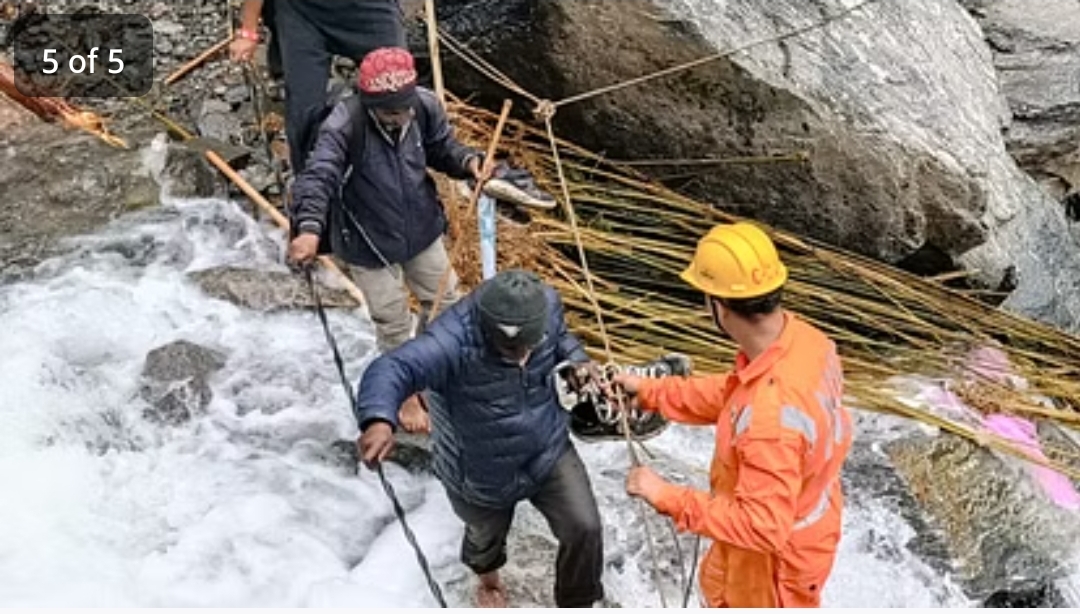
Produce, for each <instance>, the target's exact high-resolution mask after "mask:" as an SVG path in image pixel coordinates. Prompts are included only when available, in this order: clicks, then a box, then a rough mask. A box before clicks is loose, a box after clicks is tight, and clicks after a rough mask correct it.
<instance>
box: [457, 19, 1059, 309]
mask: <svg viewBox="0 0 1080 614" xmlns="http://www.w3.org/2000/svg"><path fill="white" fill-rule="evenodd" d="M854 4H855V3H854V2H840V1H838V0H776V1H772V2H760V1H757V0H728V1H725V2H719V1H716V0H669V1H665V2H648V1H646V0H627V1H625V2H617V3H616V2H594V1H589V0H540V1H525V0H501V1H500V2H497V3H496V2H484V1H480V0H472V1H469V0H457V1H455V0H447V1H445V2H443V3H440V10H441V13H442V14H441V15H440V17H441V21H442V23H443V25H444V27H445V28H447V29H448V30H449V31H450V32H451V33H452V34H454V35H456V36H457V38H459V39H461V40H467V41H468V42H469V46H470V48H471V49H472V50H473V51H475V52H477V53H479V54H480V55H481V56H482V57H484V58H485V59H486V60H488V61H489V62H491V63H493V64H494V65H495V66H497V67H498V68H499V69H501V70H502V71H503V72H505V73H506V74H507V75H508V76H509V77H510V78H512V79H513V80H515V81H516V82H517V83H519V84H522V85H524V86H525V87H526V88H527V89H529V90H530V91H532V92H533V93H535V94H537V95H539V96H541V97H545V98H550V99H552V100H558V99H560V98H564V97H566V96H569V95H574V94H578V93H581V92H587V91H590V90H593V89H595V88H597V87H600V86H604V85H608V84H614V83H620V82H623V81H626V80H627V79H630V78H633V77H637V76H640V75H644V74H648V73H651V72H654V71H656V70H658V69H662V68H667V67H670V66H673V65H676V64H679V63H682V62H686V61H689V60H693V59H698V58H701V57H705V56H708V55H711V54H715V53H716V52H717V51H718V50H727V49H732V48H736V47H740V46H743V45H746V44H747V43H750V42H754V41H761V40H766V39H769V38H770V37H776V36H778V35H781V34H783V33H786V32H790V31H792V30H795V29H798V28H803V27H807V26H810V25H812V24H815V23H818V22H821V21H822V20H823V19H824V18H826V17H827V16H828V15H832V14H836V13H839V12H841V11H843V10H844V9H845V7H850V6H853V5H854ZM445 65H446V71H447V81H448V83H452V84H453V88H454V89H455V90H458V91H459V93H470V94H471V93H472V92H474V91H478V92H480V93H481V94H482V95H481V96H480V100H485V101H487V102H489V103H497V102H498V101H499V100H500V99H501V98H502V97H504V96H507V95H508V93H507V92H506V91H505V90H503V89H501V88H499V87H498V86H494V85H492V84H491V83H490V82H489V81H488V80H487V79H486V78H484V77H481V76H478V74H477V73H476V72H475V71H474V70H473V69H472V68H470V67H468V66H467V65H465V64H464V63H463V62H461V61H460V60H458V59H455V58H452V57H451V58H448V59H447V60H446V64H445ZM519 100H520V99H519ZM520 106H525V107H527V106H528V105H527V103H526V104H521V105H519V107H520ZM1009 117H1010V112H1009V108H1008V106H1007V104H1006V103H1005V100H1004V98H1003V97H1002V96H1001V93H1000V91H999V87H998V79H997V73H996V71H995V67H994V62H993V57H992V54H991V51H990V49H989V47H988V45H987V44H986V42H985V41H984V40H983V34H982V31H981V30H980V28H979V26H978V24H977V22H976V21H975V19H974V18H972V17H971V15H969V14H968V12H967V11H966V10H965V9H964V8H963V7H962V6H961V5H960V4H958V3H956V2H955V1H954V0H911V1H908V2H902V3H899V2H877V3H871V4H869V5H866V6H864V7H862V8H860V9H858V10H856V11H854V12H852V13H850V14H849V15H847V16H846V17H844V18H842V19H839V20H837V21H835V22H832V23H830V24H829V25H828V26H826V27H823V28H819V29H815V30H811V31H809V32H806V33H805V34H802V35H801V36H798V37H795V38H790V39H787V40H784V41H774V42H766V43H764V44H761V45H759V46H756V47H754V48H752V49H749V50H746V51H742V52H740V53H737V54H734V55H732V56H730V57H729V58H726V59H723V60H719V61H716V62H713V63H710V64H706V65H704V66H702V67H699V68H696V69H694V70H691V71H686V72H682V73H679V74H677V75H674V76H671V77H668V78H665V79H663V80H658V81H653V82H650V83H647V84H642V85H638V86H634V87H631V88H629V89H625V90H620V91H617V92H613V93H610V94H606V95H603V96H599V97H595V98H590V99H588V100H585V101H582V102H580V103H575V104H571V105H567V106H564V107H560V108H559V110H558V113H557V115H556V116H555V119H554V121H555V124H556V129H557V130H558V131H559V132H560V133H561V134H562V135H564V136H572V138H573V139H574V140H575V141H576V142H578V143H580V144H582V145H585V146H587V147H589V148H591V149H594V150H597V151H599V152H602V153H605V154H607V155H608V156H609V157H612V158H633V159H641V158H652V159H674V158H691V159H695V158H738V159H740V160H741V161H739V162H728V163H724V164H714V165H711V166H682V167H679V166H674V167H670V168H666V169H664V170H663V171H662V172H661V171H658V172H654V173H653V175H654V176H660V175H668V176H671V175H676V176H683V177H684V178H683V179H681V180H679V181H678V182H675V183H674V185H675V187H678V188H680V189H682V190H684V191H687V192H689V193H691V194H693V195H695V196H698V197H702V198H706V199H708V200H711V201H713V202H716V203H717V204H718V205H721V206H723V207H724V208H725V209H728V210H731V211H734V212H737V213H740V214H744V215H750V216H752V217H755V218H758V219H761V220H764V221H766V222H768V223H771V224H774V225H776V226H779V227H781V228H785V229H788V230H791V231H795V232H799V233H804V234H808V235H810V236H813V237H815V238H818V239H821V240H824V241H826V242H828V243H830V244H833V245H837V246H840V247H842V248H847V249H851V250H854V251H858V252H861V253H863V254H866V255H869V256H871V257H875V258H879V259H882V260H885V261H888V262H893V263H900V264H903V265H905V266H907V267H909V268H912V269H913V270H917V271H920V272H927V273H930V272H938V271H940V270H946V269H949V268H950V267H952V266H955V265H957V264H960V265H963V266H964V267H965V268H968V269H969V270H971V271H972V272H973V274H974V280H975V281H976V282H978V283H979V284H980V285H984V286H987V287H992V288H998V287H1002V288H1003V289H1006V290H1009V289H1012V288H1013V286H1014V285H1015V291H1013V292H1012V294H1011V296H1010V297H1009V298H1008V299H1007V300H1006V302H1005V306H1006V307H1008V308H1012V309H1016V310H1019V311H1022V312H1025V313H1027V314H1030V315H1033V316H1036V317H1039V318H1042V319H1044V320H1047V321H1050V322H1053V323H1056V324H1059V325H1062V326H1066V327H1069V328H1075V327H1076V326H1077V324H1078V323H1080V306H1077V305H1071V304H1069V298H1068V297H1069V296H1070V295H1073V294H1075V293H1076V292H1077V291H1078V290H1080V249H1078V247H1077V245H1076V243H1075V241H1074V240H1073V239H1072V237H1071V235H1070V234H1069V230H1068V226H1067V223H1066V220H1065V218H1064V215H1063V214H1062V211H1061V207H1060V205H1059V204H1058V203H1057V202H1055V201H1054V199H1052V198H1050V197H1049V196H1048V195H1047V194H1046V193H1045V192H1044V191H1043V190H1041V189H1040V187H1039V186H1038V185H1037V184H1036V183H1035V182H1034V181H1033V180H1032V179H1031V178H1030V177H1029V176H1028V175H1026V174H1025V173H1024V172H1023V171H1022V170H1021V169H1020V168H1019V167H1018V166H1017V165H1016V163H1015V161H1014V160H1013V159H1012V157H1011V156H1010V155H1009V153H1008V152H1007V151H1006V148H1005V143H1004V140H1003V137H1002V129H1003V127H1005V126H1006V125H1007V123H1008V121H1009ZM802 153H805V158H804V159H802V160H800V156H799V155H796V154H802ZM776 154H785V156H781V157H777V156H776ZM748 159H752V161H748Z"/></svg>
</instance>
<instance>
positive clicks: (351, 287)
mask: <svg viewBox="0 0 1080 614" xmlns="http://www.w3.org/2000/svg"><path fill="white" fill-rule="evenodd" d="M206 159H207V160H209V161H210V163H211V164H213V165H214V166H215V167H217V169H218V170H219V171H221V172H222V174H224V175H225V176H226V177H228V178H229V180H230V181H232V182H233V183H235V184H236V186H237V187H239V188H240V190H241V191H243V192H244V194H246V195H247V196H248V198H250V199H251V200H253V201H254V202H255V204H256V205H258V206H259V208H260V209H262V210H263V211H265V212H266V213H267V214H268V215H269V216H270V219H272V220H274V223H275V224H277V225H278V226H280V227H281V228H282V229H283V230H285V231H286V232H288V231H289V219H288V218H286V217H285V216H284V215H282V214H281V212H280V211H278V210H277V208H275V207H274V206H273V205H271V204H270V202H269V201H267V200H266V199H265V198H263V195H262V194H260V193H259V191H258V190H256V189H255V188H253V187H252V186H251V184H249V183H248V182H247V181H245V180H244V178H243V177H241V176H240V174H239V173H237V172H236V171H235V170H233V168H232V167H231V166H229V163H228V162H226V161H225V160H223V159H222V158H221V156H219V155H218V154H217V153H215V152H213V151H207V152H206ZM318 260H319V264H321V265H323V266H324V267H326V269H327V270H329V271H331V272H332V273H336V274H338V275H340V276H341V279H342V281H343V282H344V283H345V290H346V291H348V293H349V294H350V295H351V296H352V297H353V298H354V299H356V302H357V303H359V304H361V305H363V304H364V293H363V292H361V291H360V288H357V287H356V284H354V283H352V280H350V279H349V277H348V276H346V275H345V273H343V272H342V271H341V269H340V268H338V266H337V265H336V264H334V261H333V260H331V259H330V258H328V257H326V256H319V258H318Z"/></svg>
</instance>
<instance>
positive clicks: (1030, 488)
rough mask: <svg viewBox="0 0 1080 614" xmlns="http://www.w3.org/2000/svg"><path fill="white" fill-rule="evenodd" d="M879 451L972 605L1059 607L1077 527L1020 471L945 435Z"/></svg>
mask: <svg viewBox="0 0 1080 614" xmlns="http://www.w3.org/2000/svg"><path fill="white" fill-rule="evenodd" d="M883 448H884V450H885V452H886V454H887V455H888V457H889V458H890V460H891V462H892V465H893V466H894V468H895V470H896V472H897V474H898V475H899V476H901V477H902V478H903V481H904V483H905V484H906V486H907V488H908V490H909V492H910V494H911V496H912V497H913V498H914V500H915V501H916V502H917V504H918V508H919V509H920V510H921V511H922V512H923V513H924V514H925V515H926V517H927V519H928V522H929V524H930V526H932V527H934V528H936V529H937V530H938V531H939V532H940V535H941V536H942V538H943V539H944V543H945V547H946V550H947V552H948V554H949V557H950V559H951V560H952V561H953V562H954V564H955V568H954V570H953V571H954V573H955V574H956V576H957V577H958V579H959V580H960V581H961V583H962V585H963V586H964V588H965V591H966V592H967V593H968V595H969V596H970V597H972V598H973V599H975V600H978V601H980V602H983V601H985V602H988V603H994V604H1005V603H1028V602H1031V601H1032V600H1033V599H1035V598H1036V597H1038V596H1040V595H1041V596H1042V597H1040V598H1039V599H1041V600H1042V601H1040V605H1046V604H1049V603H1052V602H1053V600H1055V599H1060V595H1058V594H1057V593H1056V591H1055V590H1054V589H1053V587H1054V583H1055V582H1056V581H1057V580H1058V579H1061V578H1063V577H1065V576H1067V575H1068V574H1069V573H1070V570H1069V568H1068V564H1069V561H1070V559H1071V556H1072V554H1073V553H1072V550H1073V548H1074V545H1075V543H1076V541H1075V538H1074V537H1073V535H1075V532H1076V529H1077V527H1076V525H1075V521H1074V520H1073V519H1072V518H1070V515H1071V514H1070V513H1069V512H1067V511H1065V510H1061V509H1058V508H1056V507H1054V506H1053V505H1052V504H1050V503H1049V502H1048V501H1047V500H1046V498H1045V497H1044V496H1042V494H1041V493H1040V492H1038V491H1037V489H1036V486H1035V485H1034V484H1033V483H1032V481H1031V480H1030V479H1029V478H1028V476H1027V475H1026V473H1025V471H1024V468H1023V467H1022V466H1019V464H1018V463H1016V462H1014V461H1013V459H1006V458H1002V457H999V456H997V455H995V454H994V453H992V452H990V451H988V450H987V449H985V448H982V447H981V446H978V445H975V444H973V443H971V442H969V441H967V440H965V439H961V438H958V437H954V436H952V435H947V434H941V435H926V434H917V435H911V436H909V437H903V438H899V439H896V440H893V441H891V442H888V443H887V444H885V445H884V446H883Z"/></svg>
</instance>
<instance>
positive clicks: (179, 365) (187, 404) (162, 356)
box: [139, 341, 225, 426]
mask: <svg viewBox="0 0 1080 614" xmlns="http://www.w3.org/2000/svg"><path fill="white" fill-rule="evenodd" d="M224 366H225V356H224V355H223V354H222V353H220V352H218V351H215V350H212V349H209V348H206V347H203V346H200V345H198V344H195V343H191V342H190V341H175V342H173V343H170V344H168V345H164V346H162V347H159V348H157V349H155V350H152V351H151V352H150V353H149V354H147V355H146V362H145V364H144V365H143V371H142V385H141V386H140V388H139V396H140V397H141V398H142V399H143V400H144V401H145V402H146V403H147V404H148V405H149V407H147V409H146V410H145V411H144V412H143V417H144V418H146V419H147V420H150V421H152V422H156V423H160V424H167V425H173V426H175V425H179V424H183V423H185V422H188V421H189V420H191V419H192V418H193V417H194V416H197V415H200V414H203V413H204V412H205V411H206V407H207V406H208V405H209V404H210V401H211V399H212V396H213V395H212V392H211V390H210V378H211V377H212V376H213V375H214V373H216V372H217V371H219V370H221V369H222V368H223V367H224Z"/></svg>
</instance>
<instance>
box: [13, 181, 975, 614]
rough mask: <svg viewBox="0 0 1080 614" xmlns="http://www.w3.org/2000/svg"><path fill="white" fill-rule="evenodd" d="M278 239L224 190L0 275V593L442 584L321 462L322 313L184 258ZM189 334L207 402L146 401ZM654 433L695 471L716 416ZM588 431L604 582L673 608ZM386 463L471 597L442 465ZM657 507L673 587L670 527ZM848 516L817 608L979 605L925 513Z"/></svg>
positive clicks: (76, 596)
mask: <svg viewBox="0 0 1080 614" xmlns="http://www.w3.org/2000/svg"><path fill="white" fill-rule="evenodd" d="M282 248H283V246H282V244H281V242H280V238H279V235H278V233H277V231H275V230H271V229H269V228H266V227H263V226H260V225H259V224H256V223H255V222H253V221H251V220H250V219H249V218H247V217H246V215H245V214H244V213H243V212H242V211H241V210H240V209H239V208H238V207H236V206H235V205H233V204H230V203H225V202H219V201H198V202H184V203H171V204H169V205H167V206H164V207H162V208H161V209H158V210H154V211H150V212H143V213H140V214H135V215H132V216H129V217H127V218H125V219H121V220H118V221H117V222H116V223H114V225H112V226H111V227H109V228H108V229H106V230H104V231H102V232H100V233H98V234H96V235H94V236H90V237H83V238H80V239H76V240H73V241H72V245H71V254H70V255H69V256H65V257H63V258H59V259H57V260H55V261H51V262H49V263H47V264H46V265H43V267H42V268H41V270H40V274H39V275H38V276H37V277H36V278H35V279H34V280H32V281H28V282H23V283H19V284H16V285H9V286H6V287H2V288H0V330H3V331H5V333H4V335H3V336H2V337H0V373H3V377H2V378H0V484H2V485H3V502H2V504H0V527H3V529H4V530H3V531H0V605H4V606H13V607H19V606H76V605H84V606H108V607H122V606H326V607H355V606H357V605H363V606H397V607H408V606H417V607H427V606H432V605H434V600H433V599H432V597H431V596H430V594H429V592H428V590H427V585H426V583H425V581H424V579H423V576H422V575H421V574H420V571H419V567H418V565H417V564H416V561H415V559H414V557H413V554H412V551H411V550H410V549H409V548H408V546H407V544H406V542H405V539H404V537H403V535H402V531H401V529H400V526H399V525H398V524H397V523H396V522H395V521H394V517H393V513H392V509H391V507H390V505H389V502H388V499H387V498H386V496H385V494H384V493H383V492H382V489H381V486H380V484H379V482H378V480H377V478H376V476H374V475H373V474H372V473H370V472H368V471H366V470H365V471H362V472H361V473H360V474H359V475H354V474H353V473H351V472H350V471H348V470H346V469H344V468H342V467H341V466H339V465H336V464H334V463H333V462H330V461H328V460H326V456H327V455H326V449H327V447H328V446H329V444H330V443H331V442H333V441H334V440H337V439H351V438H353V437H354V436H355V435H354V431H355V425H354V424H353V421H352V418H351V415H350V414H349V411H348V406H347V403H346V400H345V399H344V394H343V392H342V390H341V387H340V383H339V381H338V380H337V379H336V374H335V371H334V367H333V363H332V358H331V355H330V352H329V351H328V347H327V345H326V341H325V339H324V337H323V334H322V331H321V330H320V328H319V325H318V322H317V320H316V319H315V317H314V315H312V314H311V313H308V312H296V313H277V314H262V313H255V312H251V311H246V310H242V309H240V308H237V307H234V306H232V305H230V304H228V303H225V302H222V301H218V300H214V299H210V298H208V297H206V296H205V295H203V294H202V293H201V292H200V291H199V289H198V288H197V287H196V286H194V285H193V284H192V283H190V282H189V281H187V280H186V278H185V273H188V272H191V271H195V270H199V269H203V268H206V267H210V266H215V265H220V264H231V265H233V266H244V267H248V268H257V269H279V268H281V267H282V265H281V264H280V254H281V253H282ZM331 323H332V326H333V330H334V333H335V335H336V336H337V337H338V342H339V344H340V345H341V346H342V349H343V351H344V353H345V356H346V361H347V368H348V371H349V374H350V377H352V378H354V379H355V378H356V377H357V376H358V375H359V373H360V371H361V370H362V368H363V366H364V364H365V361H366V360H367V359H368V358H369V353H370V352H371V347H372V337H371V330H370V326H369V324H368V323H367V320H366V318H365V315H364V312H363V311H362V310H356V311H355V312H352V313H346V312H335V313H332V314H331ZM178 339H186V340H188V341H191V342H194V343H198V344H201V345H204V346H207V347H210V348H213V349H215V350H218V351H221V352H222V353H224V354H225V355H226V357H227V360H226V364H225V367H224V368H223V369H222V370H221V371H220V372H219V373H218V374H217V375H215V376H214V378H213V379H212V380H211V386H212V389H213V393H214V398H213V401H212V403H211V404H210V406H209V409H208V412H207V414H206V415H205V416H201V417H197V418H196V419H195V420H193V421H192V422H191V423H189V424H186V425H183V426H179V427H162V426H158V425H156V424H153V423H151V422H148V421H146V420H144V419H143V417H142V411H143V409H144V405H143V402H142V401H140V400H138V397H137V396H136V391H137V387H138V383H139V373H140V370H141V368H142V365H143V360H144V357H145V355H146V353H147V352H148V351H149V350H151V349H153V348H155V347H158V346H161V345H163V344H166V343H169V342H172V341H175V340H178ZM650 447H651V449H652V450H653V451H654V453H655V454H656V455H657V460H656V461H655V466H657V467H658V468H659V469H660V470H661V471H663V472H665V473H666V474H668V475H673V476H676V477H679V478H682V479H687V480H690V481H692V482H697V483H702V482H703V481H704V478H705V472H706V468H707V463H708V459H709V457H710V455H711V452H712V436H711V429H690V428H684V427H672V428H670V429H669V430H668V431H667V432H665V433H664V434H663V435H662V436H660V437H659V438H657V439H655V440H654V441H653V442H651V446H650ZM579 449H580V450H581V451H582V455H583V457H584V458H585V460H586V463H587V465H588V467H589V470H590V474H591V476H592V479H593V483H594V487H595V488H596V490H597V493H598V498H599V502H600V506H601V509H602V513H603V516H604V521H605V525H606V531H607V533H606V537H607V545H606V550H607V555H608V559H609V565H608V568H607V570H606V573H605V583H606V585H607V587H608V591H609V596H610V598H611V599H612V600H613V601H615V602H617V603H619V604H621V605H623V606H625V607H633V606H646V607H648V606H656V605H659V600H658V598H657V596H656V593H655V592H654V590H653V587H654V583H653V580H652V577H651V573H652V558H651V557H650V555H649V550H648V548H647V544H646V542H645V540H644V533H643V530H644V529H643V527H644V524H643V523H642V522H641V516H640V514H641V510H642V508H641V507H640V506H638V505H637V504H636V503H633V502H632V501H631V500H630V499H629V498H628V497H627V496H626V495H625V492H624V490H623V479H624V476H625V468H626V466H627V461H626V453H625V449H624V448H623V446H621V445H619V444H594V445H579ZM388 475H389V476H390V478H391V480H392V482H393V484H394V485H395V487H396V490H397V492H398V494H399V496H400V497H401V498H402V500H403V503H404V505H405V507H406V508H407V510H408V513H409V518H410V523H411V525H412V526H413V529H414V530H415V532H416V534H417V536H418V538H419V540H420V543H421V545H422V547H423V549H424V550H425V552H426V554H427V556H428V558H429V560H430V562H431V564H432V566H433V568H434V570H435V574H436V576H437V578H438V580H439V581H440V583H441V584H442V585H443V587H444V590H445V592H446V595H447V598H448V600H449V601H450V603H451V605H459V606H468V605H469V595H470V592H471V589H472V584H471V581H472V580H471V577H470V575H469V574H468V573H467V571H466V570H465V569H464V568H463V567H462V566H461V564H460V563H458V561H457V553H458V548H459V542H460V538H461V534H462V527H461V526H460V523H459V522H458V521H457V520H456V519H455V518H454V516H453V514H452V512H451V511H450V508H449V505H448V504H447V502H446V499H445V496H444V494H443V491H442V489H441V486H440V485H439V484H438V483H437V482H436V481H435V480H434V479H433V478H431V477H428V476H414V475H410V474H408V473H406V472H404V471H403V470H401V469H399V468H397V467H394V466H390V467H389V468H388ZM519 512H520V513H519V516H518V519H517V521H516V524H515V528H514V537H513V539H512V542H511V544H510V550H511V551H510V556H511V563H510V566H509V567H508V568H507V576H508V580H509V583H510V585H511V589H512V593H513V596H514V599H515V601H516V602H517V603H520V604H521V605H529V604H535V605H551V596H550V587H551V582H552V576H551V565H552V563H553V559H554V542H553V540H552V538H551V536H550V534H549V533H548V531H547V529H546V527H545V525H544V523H543V520H542V518H541V517H540V515H539V514H538V513H537V512H536V511H535V510H533V509H532V508H531V507H530V506H528V505H522V506H520V507H519ZM651 518H652V520H651V521H650V526H651V527H652V530H653V535H654V537H655V539H656V541H657V543H658V545H659V554H660V558H661V559H662V566H663V570H662V572H663V584H664V585H665V586H667V587H668V598H669V603H670V604H671V605H677V604H678V600H677V595H676V593H677V590H678V584H677V582H678V579H679V577H678V573H677V570H675V569H674V568H673V567H672V566H671V562H672V561H673V560H674V554H673V545H672V535H671V533H670V532H669V530H668V529H667V527H666V525H665V524H664V523H663V522H662V521H661V519H660V518H659V517H656V516H651ZM845 524H846V532H845V535H844V539H843V542H842V548H841V553H840V556H839V559H838V561H837V563H836V569H835V572H834V574H833V576H832V579H831V581H830V582H829V584H828V585H827V587H826V589H825V604H826V605H829V606H860V607H865V606H939V605H965V604H966V601H965V600H964V598H963V596H962V595H961V594H960V592H959V591H958V590H957V589H956V588H955V586H953V585H952V584H951V583H950V581H949V580H948V579H947V578H941V577H939V576H938V575H937V574H935V573H933V572H931V571H930V570H929V569H928V568H927V567H926V566H925V565H924V564H923V563H921V562H920V561H919V560H918V559H917V557H915V556H914V555H913V554H912V553H911V552H909V551H908V550H907V549H906V547H905V541H906V540H907V539H908V538H909V537H910V535H911V532H912V530H911V529H910V527H908V525H907V524H906V523H905V522H904V521H903V520H902V519H901V518H900V517H899V516H897V515H896V514H895V513H893V512H892V511H890V510H889V509H888V508H887V507H886V506H884V505H882V504H880V503H879V502H875V501H874V500H873V499H868V498H867V497H859V496H853V497H851V502H850V505H849V513H848V514H847V517H846V521H845ZM681 543H682V546H683V548H684V549H687V550H688V549H689V548H690V544H691V541H690V539H689V538H685V537H684V538H682V540H681Z"/></svg>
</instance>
